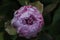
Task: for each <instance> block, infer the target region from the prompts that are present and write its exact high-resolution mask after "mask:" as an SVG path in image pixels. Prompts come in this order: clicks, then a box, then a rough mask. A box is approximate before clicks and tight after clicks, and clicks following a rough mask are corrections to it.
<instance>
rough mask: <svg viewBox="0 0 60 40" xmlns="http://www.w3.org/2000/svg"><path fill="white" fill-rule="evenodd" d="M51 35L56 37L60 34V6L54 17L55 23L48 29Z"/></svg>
mask: <svg viewBox="0 0 60 40" xmlns="http://www.w3.org/2000/svg"><path fill="white" fill-rule="evenodd" d="M48 30H49V33H50V34H52V35H54V36H56V35H59V34H60V6H59V7H58V8H57V9H56V11H55V12H54V16H53V22H52V24H51V25H50V26H49V27H48Z"/></svg>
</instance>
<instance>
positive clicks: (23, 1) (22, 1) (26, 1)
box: [18, 0, 29, 5]
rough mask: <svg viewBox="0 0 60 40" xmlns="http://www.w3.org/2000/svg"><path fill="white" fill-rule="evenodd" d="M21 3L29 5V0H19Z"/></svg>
mask: <svg viewBox="0 0 60 40" xmlns="http://www.w3.org/2000/svg"><path fill="white" fill-rule="evenodd" d="M18 2H19V3H20V4H21V5H27V4H28V2H29V0H18Z"/></svg>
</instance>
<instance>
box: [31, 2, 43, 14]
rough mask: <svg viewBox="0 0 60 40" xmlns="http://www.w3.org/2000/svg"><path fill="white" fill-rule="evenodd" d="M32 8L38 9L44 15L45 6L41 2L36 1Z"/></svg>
mask: <svg viewBox="0 0 60 40" xmlns="http://www.w3.org/2000/svg"><path fill="white" fill-rule="evenodd" d="M31 5H32V6H35V7H37V9H38V10H39V11H40V12H41V13H42V12H43V4H42V3H41V2H40V1H36V2H33V3H31Z"/></svg>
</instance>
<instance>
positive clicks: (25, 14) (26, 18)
mask: <svg viewBox="0 0 60 40" xmlns="http://www.w3.org/2000/svg"><path fill="white" fill-rule="evenodd" d="M11 24H12V25H13V26H14V28H15V29H16V30H17V33H18V34H19V36H21V37H25V38H31V37H36V35H37V33H38V32H40V31H41V29H42V26H43V25H44V21H43V16H42V14H41V12H40V11H39V10H38V9H37V8H36V7H34V6H31V5H29V6H23V7H21V8H20V9H18V10H16V11H15V13H14V17H13V19H12V20H11Z"/></svg>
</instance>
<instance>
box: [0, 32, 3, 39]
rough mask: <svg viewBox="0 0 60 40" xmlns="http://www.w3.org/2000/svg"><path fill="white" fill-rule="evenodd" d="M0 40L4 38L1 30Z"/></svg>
mask: <svg viewBox="0 0 60 40" xmlns="http://www.w3.org/2000/svg"><path fill="white" fill-rule="evenodd" d="M0 40H4V38H3V32H0Z"/></svg>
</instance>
